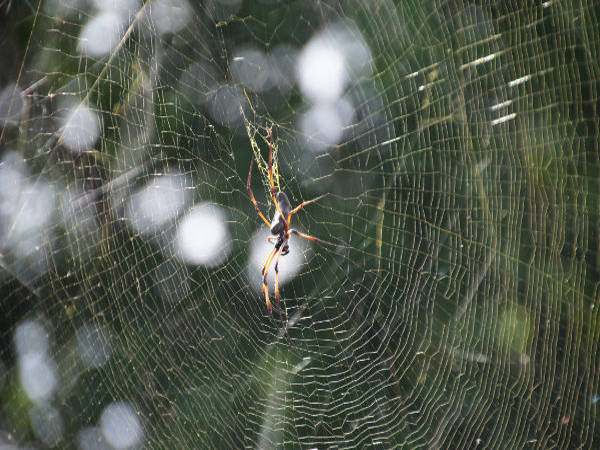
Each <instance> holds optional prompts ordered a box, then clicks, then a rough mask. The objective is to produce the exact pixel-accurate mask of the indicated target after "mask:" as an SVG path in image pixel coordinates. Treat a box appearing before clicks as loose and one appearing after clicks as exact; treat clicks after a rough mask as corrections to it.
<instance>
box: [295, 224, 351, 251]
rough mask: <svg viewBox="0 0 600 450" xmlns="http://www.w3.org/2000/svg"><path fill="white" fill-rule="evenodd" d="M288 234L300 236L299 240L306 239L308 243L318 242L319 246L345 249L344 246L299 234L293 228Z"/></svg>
mask: <svg viewBox="0 0 600 450" xmlns="http://www.w3.org/2000/svg"><path fill="white" fill-rule="evenodd" d="M290 233H292V234H295V235H296V236H300V237H301V238H304V239H308V240H309V241H313V242H318V243H320V244H326V245H332V246H333V247H343V248H346V246H345V245H341V244H334V243H333V242H329V241H324V240H323V239H319V238H316V237H314V236H309V235H308V234H304V233H300V232H299V231H298V230H294V229H293V228H290Z"/></svg>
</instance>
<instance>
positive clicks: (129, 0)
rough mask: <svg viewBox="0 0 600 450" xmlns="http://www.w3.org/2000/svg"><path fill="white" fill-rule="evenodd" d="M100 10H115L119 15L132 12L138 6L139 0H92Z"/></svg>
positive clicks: (126, 14)
mask: <svg viewBox="0 0 600 450" xmlns="http://www.w3.org/2000/svg"><path fill="white" fill-rule="evenodd" d="M93 3H94V6H95V7H96V8H97V9H98V10H100V11H107V12H115V13H117V14H119V15H120V16H121V17H126V16H128V15H131V14H133V13H134V12H135V11H136V10H137V9H138V8H139V6H140V0H93Z"/></svg>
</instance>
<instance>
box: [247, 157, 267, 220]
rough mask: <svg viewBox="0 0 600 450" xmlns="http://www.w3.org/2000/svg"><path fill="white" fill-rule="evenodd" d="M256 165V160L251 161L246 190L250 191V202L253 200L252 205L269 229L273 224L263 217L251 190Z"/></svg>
mask: <svg viewBox="0 0 600 450" xmlns="http://www.w3.org/2000/svg"><path fill="white" fill-rule="evenodd" d="M253 164H254V160H253V159H252V160H250V170H249V171H248V182H247V184H246V188H247V189H248V194H249V195H250V200H252V203H253V204H254V209H255V210H256V212H257V214H258V215H259V216H260V218H261V219H262V220H263V222H264V223H266V224H267V226H268V227H269V228H271V223H270V222H269V221H268V220H267V218H266V217H265V216H264V215H263V213H261V212H260V209H258V203H256V199H255V198H254V194H253V193H252V188H250V178H251V177H252V165H253Z"/></svg>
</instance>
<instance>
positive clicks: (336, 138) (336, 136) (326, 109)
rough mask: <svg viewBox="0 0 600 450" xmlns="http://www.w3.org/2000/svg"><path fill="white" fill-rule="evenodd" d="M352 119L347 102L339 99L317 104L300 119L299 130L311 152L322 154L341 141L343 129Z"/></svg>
mask: <svg viewBox="0 0 600 450" xmlns="http://www.w3.org/2000/svg"><path fill="white" fill-rule="evenodd" d="M352 118H353V108H352V105H351V104H350V102H349V101H347V100H346V99H341V100H339V101H337V102H335V103H317V104H316V105H314V106H313V107H312V108H311V109H309V110H308V111H307V112H306V113H305V114H304V115H303V116H302V118H301V119H300V129H301V130H302V134H303V135H304V136H305V137H306V141H307V143H308V146H309V148H310V149H311V150H313V151H315V152H322V151H324V150H327V149H328V148H329V147H331V146H333V145H335V144H337V143H338V142H340V140H341V139H342V136H343V134H344V127H346V126H347V125H349V124H350V123H351V121H352Z"/></svg>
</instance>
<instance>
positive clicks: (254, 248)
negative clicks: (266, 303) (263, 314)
mask: <svg viewBox="0 0 600 450" xmlns="http://www.w3.org/2000/svg"><path fill="white" fill-rule="evenodd" d="M269 236H272V234H271V233H270V232H269V230H267V229H266V228H261V229H260V230H259V231H258V232H256V233H255V234H254V236H252V243H251V246H250V258H249V260H248V268H247V270H248V280H249V281H250V286H251V287H252V289H253V290H255V291H256V292H262V278H263V277H262V275H261V269H262V267H263V265H264V264H265V261H266V260H267V257H268V256H269V253H270V252H271V250H273V246H274V244H271V243H269V242H267V237H269ZM289 245H290V252H289V253H288V254H287V255H285V256H281V257H280V258H279V288H280V291H281V286H283V285H284V284H286V283H287V282H289V281H291V280H293V279H294V278H295V277H296V276H297V275H298V274H299V273H300V270H301V269H302V265H303V264H304V263H305V254H306V251H307V250H308V248H309V243H308V241H307V240H306V239H302V238H300V237H298V236H294V235H292V236H291V237H290V240H289ZM267 283H268V284H269V291H270V292H273V291H274V290H275V260H273V264H272V265H271V269H270V270H269V275H268V276H267ZM273 301H274V299H271V302H273Z"/></svg>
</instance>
